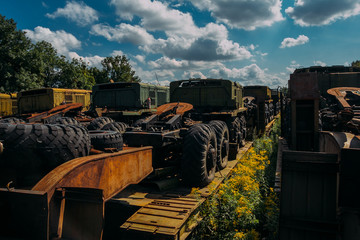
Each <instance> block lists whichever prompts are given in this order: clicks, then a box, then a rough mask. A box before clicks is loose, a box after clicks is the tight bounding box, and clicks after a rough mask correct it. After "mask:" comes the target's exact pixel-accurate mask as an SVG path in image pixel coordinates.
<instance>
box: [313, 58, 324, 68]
mask: <svg viewBox="0 0 360 240" xmlns="http://www.w3.org/2000/svg"><path fill="white" fill-rule="evenodd" d="M314 66H321V67H325V66H326V63H324V62H322V61H319V60H317V61H314Z"/></svg>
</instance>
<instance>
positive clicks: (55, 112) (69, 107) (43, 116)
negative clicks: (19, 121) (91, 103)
mask: <svg viewBox="0 0 360 240" xmlns="http://www.w3.org/2000/svg"><path fill="white" fill-rule="evenodd" d="M82 107H83V104H82V103H68V104H63V105H59V106H57V107H54V108H52V109H51V110H49V111H46V112H42V113H35V114H31V116H30V117H28V118H26V121H27V122H39V121H42V122H47V121H48V120H50V119H51V118H53V117H57V116H64V115H65V113H67V112H69V111H79V112H80V111H81V109H82Z"/></svg>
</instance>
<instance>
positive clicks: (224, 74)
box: [210, 64, 286, 87]
mask: <svg viewBox="0 0 360 240" xmlns="http://www.w3.org/2000/svg"><path fill="white" fill-rule="evenodd" d="M210 77H211V78H224V79H229V80H235V81H239V82H240V83H241V84H242V85H244V86H247V85H266V86H269V87H277V86H281V85H285V83H286V80H285V79H283V78H281V77H279V76H277V75H271V74H269V73H267V69H261V68H260V67H259V66H258V65H256V64H251V65H248V66H245V67H243V68H232V69H230V68H227V67H226V66H222V67H221V68H217V69H212V70H211V71H210Z"/></svg>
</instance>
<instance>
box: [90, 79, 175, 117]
mask: <svg viewBox="0 0 360 240" xmlns="http://www.w3.org/2000/svg"><path fill="white" fill-rule="evenodd" d="M92 91H93V96H92V110H91V111H93V112H96V113H95V115H96V116H106V117H110V118H112V119H114V120H116V121H120V122H125V123H127V124H131V123H133V122H135V121H136V120H137V119H139V118H143V117H145V116H148V115H151V114H153V113H154V112H156V108H157V107H158V106H160V105H163V104H165V103H168V102H169V87H164V86H157V85H152V84H146V83H127V82H115V83H103V84H97V85H95V86H93V89H92Z"/></svg>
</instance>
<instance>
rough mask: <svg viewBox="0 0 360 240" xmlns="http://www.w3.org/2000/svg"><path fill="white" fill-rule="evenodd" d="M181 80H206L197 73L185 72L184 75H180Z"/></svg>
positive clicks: (201, 74) (200, 73)
mask: <svg viewBox="0 0 360 240" xmlns="http://www.w3.org/2000/svg"><path fill="white" fill-rule="evenodd" d="M182 78H183V79H189V78H201V79H206V76H205V75H204V74H203V73H202V72H199V71H185V72H184V74H183V75H182Z"/></svg>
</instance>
